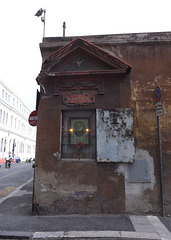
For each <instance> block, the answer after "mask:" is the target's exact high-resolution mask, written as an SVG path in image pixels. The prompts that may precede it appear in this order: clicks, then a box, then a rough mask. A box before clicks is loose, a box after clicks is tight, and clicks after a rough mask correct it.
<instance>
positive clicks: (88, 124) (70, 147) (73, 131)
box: [61, 110, 96, 159]
mask: <svg viewBox="0 0 171 240" xmlns="http://www.w3.org/2000/svg"><path fill="white" fill-rule="evenodd" d="M95 129H96V128H95V111H89V110H87V111H86V110H85V111H63V114H62V144H61V153H62V158H64V159H95V148H96V144H95V143H96V130H95Z"/></svg>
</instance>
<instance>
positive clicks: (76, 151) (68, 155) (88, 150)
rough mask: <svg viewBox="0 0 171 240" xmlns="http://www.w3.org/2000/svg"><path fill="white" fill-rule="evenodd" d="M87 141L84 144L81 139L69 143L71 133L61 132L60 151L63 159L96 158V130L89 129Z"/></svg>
mask: <svg viewBox="0 0 171 240" xmlns="http://www.w3.org/2000/svg"><path fill="white" fill-rule="evenodd" d="M87 135H88V138H89V143H88V144H84V143H82V142H81V141H78V142H75V144H71V141H70V139H71V133H70V132H69V131H63V132H62V144H61V152H62V158H65V159H95V158H96V131H95V130H90V131H89V133H87Z"/></svg>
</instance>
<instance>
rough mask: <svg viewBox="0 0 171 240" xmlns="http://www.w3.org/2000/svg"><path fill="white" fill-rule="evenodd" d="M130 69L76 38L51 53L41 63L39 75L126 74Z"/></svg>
mask: <svg viewBox="0 0 171 240" xmlns="http://www.w3.org/2000/svg"><path fill="white" fill-rule="evenodd" d="M130 70H131V67H130V66H129V65H128V64H127V63H125V62H123V61H122V60H120V59H119V58H117V57H115V56H113V55H111V54H109V53H108V52H106V51H104V50H103V49H102V48H99V47H97V46H95V45H94V44H92V43H90V42H88V41H86V40H84V39H82V38H77V39H75V40H73V41H72V42H70V43H69V44H67V45H65V46H64V47H61V48H60V49H58V50H57V51H55V52H54V53H52V54H51V55H50V56H49V57H48V58H47V59H46V60H45V61H44V63H43V65H42V70H41V74H43V75H44V74H45V75H46V74H47V75H50V76H52V75H53V76H55V75H58V74H63V73H64V74H67V73H68V74H69V73H71V72H72V74H74V73H77V74H78V73H79V72H80V73H84V72H86V74H87V73H90V74H93V73H96V74H97V73H102V72H105V73H122V74H125V73H128V72H129V71H130Z"/></svg>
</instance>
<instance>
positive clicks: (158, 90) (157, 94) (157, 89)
mask: <svg viewBox="0 0 171 240" xmlns="http://www.w3.org/2000/svg"><path fill="white" fill-rule="evenodd" d="M154 93H155V100H156V102H158V101H159V100H160V97H161V89H160V87H159V86H157V87H156V89H155V91H154Z"/></svg>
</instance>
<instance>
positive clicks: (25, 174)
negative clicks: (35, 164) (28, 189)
mask: <svg viewBox="0 0 171 240" xmlns="http://www.w3.org/2000/svg"><path fill="white" fill-rule="evenodd" d="M33 172H34V169H33V168H32V163H25V162H22V163H13V164H11V167H10V168H5V164H1V167H0V198H2V197H5V196H6V195H8V194H9V193H11V192H12V191H14V190H15V189H17V188H18V187H19V186H21V185H23V184H25V183H26V182H27V181H29V180H30V179H31V178H33Z"/></svg>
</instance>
